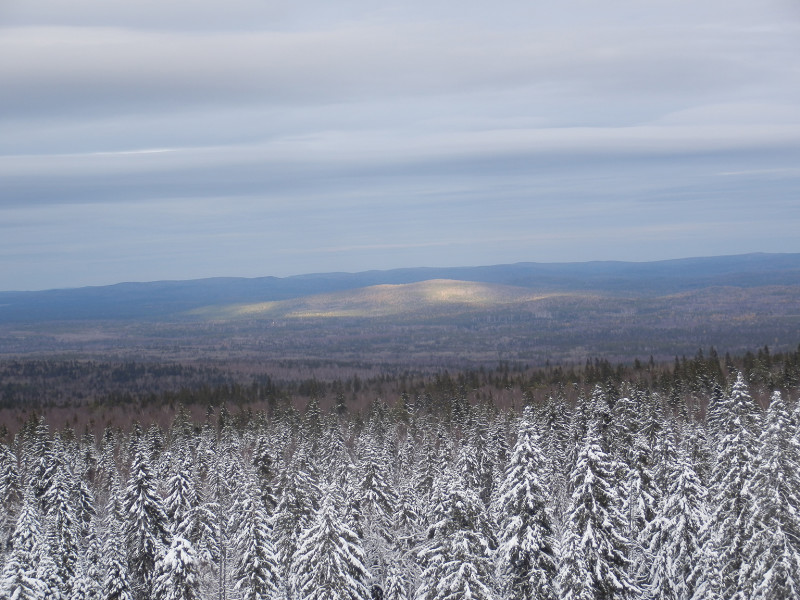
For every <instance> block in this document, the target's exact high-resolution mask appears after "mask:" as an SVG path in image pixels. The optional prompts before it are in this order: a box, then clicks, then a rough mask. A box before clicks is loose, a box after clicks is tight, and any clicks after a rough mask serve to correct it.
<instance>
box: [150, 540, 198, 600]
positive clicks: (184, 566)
mask: <svg viewBox="0 0 800 600" xmlns="http://www.w3.org/2000/svg"><path fill="white" fill-rule="evenodd" d="M152 598H153V600H200V579H199V576H198V567H197V556H196V555H195V551H194V547H193V546H192V543H191V542H190V541H189V540H187V539H186V538H183V537H181V536H180V535H174V536H173V537H172V543H171V544H170V546H169V549H168V550H167V551H166V552H165V553H164V554H163V555H162V556H161V558H159V560H158V562H156V565H155V572H154V574H153V594H152Z"/></svg>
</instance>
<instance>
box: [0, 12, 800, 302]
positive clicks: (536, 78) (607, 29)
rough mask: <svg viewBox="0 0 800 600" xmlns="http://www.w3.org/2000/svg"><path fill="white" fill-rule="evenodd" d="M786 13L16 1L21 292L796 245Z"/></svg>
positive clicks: (0, 165)
mask: <svg viewBox="0 0 800 600" xmlns="http://www.w3.org/2000/svg"><path fill="white" fill-rule="evenodd" d="M798 34H800V12H799V11H798V10H797V9H796V8H795V7H794V5H793V3H790V2H789V1H788V0H786V1H783V0H767V1H766V2H762V3H758V5H757V6H756V5H754V4H753V3H752V2H743V1H740V0H735V1H732V2H731V1H728V2H722V1H719V0H694V1H691V2H689V1H684V0H677V1H675V0H673V1H671V2H661V1H660V0H656V1H654V2H652V3H647V5H646V6H645V5H642V4H641V2H633V1H619V0H612V1H611V2H608V3H603V4H602V5H598V4H597V3H596V2H589V1H584V0H568V1H567V2H563V3H558V6H548V7H544V6H536V5H535V3H528V2H517V1H512V2H509V3H506V4H504V6H503V8H502V10H498V8H497V7H491V6H489V5H488V4H486V3H479V2H463V3H454V2H426V3H423V2H415V1H409V2H403V3H391V2H388V3H380V4H379V5H376V4H375V3H374V2H369V3H368V2H360V1H352V2H342V3H336V6H335V7H334V6H333V5H331V4H330V3H323V2H316V1H314V2H301V3H288V2H283V1H278V0H275V1H269V0H261V1H254V0H253V1H251V0H236V1H233V2H227V3H219V2H209V1H206V0H193V1H192V2H189V1H188V0H169V1H168V2H163V1H162V2H155V1H154V0H153V1H151V0H146V1H143V2H138V3H130V2H121V1H117V0H84V1H79V2H76V3H70V4H69V6H66V5H64V3H63V2H60V1H56V0H52V1H47V0H25V1H22V0H11V1H10V2H7V3H4V5H3V6H2V7H0V57H3V58H0V81H2V82H3V85H2V86H0V130H1V131H2V132H3V134H2V135H0V180H1V181H2V182H3V185H2V187H0V288H2V289H25V288H46V287H60V286H76V285H85V284H100V283H111V282H115V281H121V280H137V279H138V280H142V279H144V280H152V279H161V278H189V277H202V276H212V275H246V276H256V275H267V274H273V275H286V274H291V273H301V272H308V271H327V270H360V269H368V268H390V267H395V266H417V265H455V264H488V263H496V262H514V261H522V260H539V261H551V260H590V259H595V258H600V259H631V260H637V259H641V260H645V259H656V258H667V257H678V256H688V255H700V254H703V255H708V254H725V253H737V252H747V251H757V250H763V251H785V252H789V251H794V252H796V251H800V245H798V242H797V236H796V234H794V232H795V231H797V230H798V226H800V209H799V208H798V206H800V202H798V191H800V185H799V184H800V172H799V171H798V168H797V167H796V165H798V164H800V160H798V159H800V108H798V107H800V69H798V67H797V66H796V63H797V61H796V57H797V56H798V55H800V35H798Z"/></svg>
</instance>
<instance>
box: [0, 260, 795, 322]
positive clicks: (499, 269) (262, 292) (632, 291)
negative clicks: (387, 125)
mask: <svg viewBox="0 0 800 600" xmlns="http://www.w3.org/2000/svg"><path fill="white" fill-rule="evenodd" d="M431 279H453V280H460V281H474V282H482V283H489V284H502V285H511V286H518V287H524V288H529V289H532V290H536V291H537V292H562V293H575V292H593V293H597V294H602V295H612V296H613V295H620V296H626V297H654V296H665V295H670V294H677V293H681V292H686V291H690V290H698V289H704V288H709V287H720V286H734V287H745V288H752V287H758V286H800V254H765V253H757V254H743V255H735V256H720V257H705V258H686V259H675V260H664V261H655V262H621V261H596V262H582V263H531V262H525V263H516V264H509V265H493V266H478V267H449V268H448V267H442V268H431V267H426V268H405V269H392V270H385V271H364V272H359V273H316V274H308V275H297V276H292V277H283V278H278V277H258V278H238V277H218V278H209V279H198V280H188V281H157V282H146V283H119V284H116V285H110V286H99V287H83V288H74V289H59V290H47V291H37V292H0V323H2V322H6V323H9V322H37V321H56V320H103V319H107V320H118V319H122V320H125V319H164V318H173V319H174V318H184V315H182V313H185V312H186V311H190V310H192V309H196V308H200V307H204V306H212V305H227V304H244V303H255V302H266V301H273V300H285V299H290V298H298V297H302V296H308V295H313V294H321V293H328V292H336V291H343V290H353V289H358V288H362V287H367V286H373V285H380V284H406V283H415V282H420V281H426V280H431Z"/></svg>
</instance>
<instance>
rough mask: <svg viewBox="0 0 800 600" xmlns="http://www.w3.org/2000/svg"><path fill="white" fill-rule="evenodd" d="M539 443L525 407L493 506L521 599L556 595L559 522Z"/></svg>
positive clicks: (502, 555)
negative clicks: (551, 505) (544, 477)
mask: <svg viewBox="0 0 800 600" xmlns="http://www.w3.org/2000/svg"><path fill="white" fill-rule="evenodd" d="M539 443H540V440H539V436H538V434H537V433H536V431H535V429H534V425H533V422H532V412H531V410H530V407H526V409H525V414H524V416H523V419H522V422H521V423H520V426H519V434H518V436H517V442H516V444H515V445H514V449H513V450H512V453H511V461H510V463H509V465H508V466H507V468H506V472H505V477H504V478H503V481H502V483H501V485H500V490H499V493H498V498H497V501H496V503H495V507H494V510H495V514H496V515H497V521H498V523H499V525H500V540H499V546H498V549H497V557H498V566H499V570H500V572H501V573H503V574H504V576H505V578H506V580H507V582H508V583H507V585H508V589H509V592H510V594H511V596H512V597H514V598H516V599H518V600H533V599H537V600H548V599H553V598H555V594H554V589H553V584H554V580H555V577H556V574H557V560H556V556H555V550H554V540H553V535H554V526H553V519H552V517H551V515H550V511H549V508H548V506H547V492H546V491H545V488H544V485H543V482H542V479H541V477H542V475H543V474H544V473H545V472H546V469H545V464H546V463H545V459H544V456H543V454H542V451H541V449H540V448H539Z"/></svg>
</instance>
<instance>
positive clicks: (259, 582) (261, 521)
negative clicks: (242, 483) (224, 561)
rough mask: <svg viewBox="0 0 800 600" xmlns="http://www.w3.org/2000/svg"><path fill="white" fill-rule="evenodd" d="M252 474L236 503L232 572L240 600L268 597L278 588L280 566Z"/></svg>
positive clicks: (264, 510)
mask: <svg viewBox="0 0 800 600" xmlns="http://www.w3.org/2000/svg"><path fill="white" fill-rule="evenodd" d="M253 478H254V476H251V477H250V478H249V480H248V482H247V485H246V489H245V490H244V491H243V494H242V498H241V500H240V501H239V502H238V503H237V505H236V507H235V510H236V515H237V520H238V532H237V534H236V538H235V545H236V548H237V551H238V561H237V563H236V568H235V571H234V574H233V579H234V581H235V585H234V587H235V589H236V590H239V592H240V593H241V594H242V599H243V600H270V599H271V598H274V597H275V596H277V593H278V590H279V589H281V585H280V576H279V568H278V561H277V558H276V556H275V546H274V544H273V543H272V532H271V531H270V527H269V517H268V515H267V506H266V505H265V503H264V501H263V496H262V495H261V493H260V490H259V488H258V486H257V485H256V483H255V482H254V481H252V479H253Z"/></svg>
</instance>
